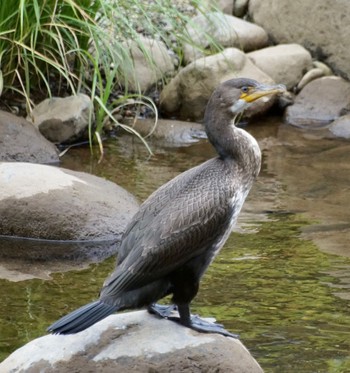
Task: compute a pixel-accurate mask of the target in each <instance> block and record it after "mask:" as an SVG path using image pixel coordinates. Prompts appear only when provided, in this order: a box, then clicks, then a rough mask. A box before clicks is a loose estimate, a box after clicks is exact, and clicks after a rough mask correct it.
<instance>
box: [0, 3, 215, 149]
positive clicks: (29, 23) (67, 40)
mask: <svg viewBox="0 0 350 373" xmlns="http://www.w3.org/2000/svg"><path fill="white" fill-rule="evenodd" d="M200 3H201V1H200V0H195V1H191V6H192V8H193V9H196V8H199V4H200ZM188 20H189V14H186V12H183V11H181V10H179V9H178V8H177V7H176V6H175V5H174V4H173V2H172V1H170V0H154V1H143V0H124V1H123V0H114V1H113V0H109V1H107V0H44V1H41V0H40V1H39V0H30V1H27V0H12V1H1V2H0V70H1V74H0V94H1V92H2V95H3V96H4V97H16V98H18V96H20V97H22V100H23V102H24V104H25V107H26V112H27V114H29V115H30V114H31V110H32V108H33V106H34V103H35V101H38V100H39V99H43V98H46V97H47V96H49V97H50V96H52V95H55V96H65V95H68V94H76V93H79V92H81V91H83V92H84V93H86V94H88V95H89V96H90V97H91V99H92V101H93V103H94V111H95V114H96V115H95V116H94V115H92V114H91V115H90V141H91V142H92V141H93V140H94V139H100V138H101V137H100V136H95V134H96V133H98V134H99V135H100V134H101V133H102V131H103V125H104V123H105V122H106V116H107V117H108V118H109V119H110V120H111V121H112V122H113V123H114V124H115V125H117V126H120V125H121V124H120V123H118V122H117V121H116V120H115V119H114V118H113V116H112V115H111V113H112V111H113V109H114V107H113V102H114V100H113V99H111V98H112V96H113V94H114V93H115V92H121V93H122V94H123V95H125V96H126V97H127V96H128V95H129V94H130V92H129V88H128V81H130V77H132V76H134V75H135V70H134V65H133V60H132V57H131V56H130V54H129V51H128V49H127V48H126V47H125V41H126V40H133V41H134V42H136V43H137V45H138V47H139V49H140V50H141V51H142V53H143V54H144V56H145V57H146V60H147V61H148V63H149V65H150V66H152V68H154V69H156V68H157V66H156V65H155V64H154V62H153V60H152V57H151V56H150V55H149V53H148V52H147V49H146V48H145V47H144V45H143V42H142V38H141V36H142V35H145V36H149V37H152V38H155V39H158V40H161V41H163V42H164V43H165V44H166V45H167V47H168V48H169V49H171V50H173V51H174V54H175V55H176V56H177V58H178V62H179V65H181V63H182V45H183V43H191V40H190V39H189V35H188V33H187V31H186V27H185V25H186V23H187V22H188ZM208 37H210V36H208ZM133 93H135V92H133ZM136 93H138V94H139V97H138V101H144V96H142V95H141V93H143V92H136ZM119 104H120V103H119ZM145 104H146V105H149V101H147V102H146V103H145ZM151 106H152V109H154V110H155V111H156V107H155V106H154V105H153V104H151ZM94 117H95V121H94V123H93V118H94ZM123 128H124V129H128V127H127V126H125V125H124V126H123ZM129 131H131V132H135V131H133V130H132V129H129Z"/></svg>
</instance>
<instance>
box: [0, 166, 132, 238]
mask: <svg viewBox="0 0 350 373" xmlns="http://www.w3.org/2000/svg"><path fill="white" fill-rule="evenodd" d="M137 209H138V204H137V202H136V200H135V199H134V197H133V196H132V195H131V194H129V193H128V192H127V191H125V190H124V189H123V188H121V187H119V186H118V185H116V184H114V183H112V182H110V181H107V180H104V179H102V178H99V177H96V176H93V175H90V174H87V173H83V172H74V171H70V170H66V169H63V168H58V167H53V166H46V165H37V164H32V163H29V164H28V163H20V162H19V163H6V162H3V163H0V216H1V219H0V235H6V236H19V237H27V238H36V239H49V240H83V241H98V240H100V241H101V240H116V239H119V238H120V236H121V234H122V233H123V232H124V229H125V227H126V225H127V223H128V222H129V221H130V219H131V217H132V216H133V215H134V213H135V212H136V211H137Z"/></svg>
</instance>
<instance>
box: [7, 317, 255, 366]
mask: <svg viewBox="0 0 350 373" xmlns="http://www.w3.org/2000/svg"><path fill="white" fill-rule="evenodd" d="M0 372H8V373H10V372H16V373H21V372H23V373H24V372H26V373H34V372H35V373H36V372H45V373H50V372H60V373H65V372H66V373H68V372H69V373H70V372H99V373H107V372H118V373H129V372H133V373H141V372H142V373H143V372H159V373H161V372H163V373H168V372H188V373H192V372H217V373H220V372H222V373H228V372H230V373H261V372H262V369H261V368H260V366H259V365H258V363H257V362H256V361H255V360H254V358H253V357H252V356H251V355H250V353H249V351H248V350H247V349H246V348H245V347H244V346H243V344H242V343H241V342H240V341H239V340H236V339H232V338H226V337H223V336H221V335H217V334H203V333H198V332H195V331H193V330H191V329H188V328H185V327H182V326H180V325H178V324H176V323H174V322H173V321H169V320H164V319H159V318H157V317H155V316H152V315H149V314H148V313H147V312H146V311H137V312H130V313H124V314H118V315H113V316H109V317H108V318H106V319H104V320H102V321H100V322H99V323H97V324H95V325H93V326H92V327H90V328H89V329H87V330H84V331H82V332H80V333H78V334H72V335H47V336H44V337H41V338H37V339H35V340H33V341H31V342H29V343H28V344H26V345H25V346H23V347H21V348H20V349H18V350H17V351H15V352H14V353H12V354H11V355H10V356H9V357H8V358H7V359H5V360H4V361H3V362H2V363H1V364H0Z"/></svg>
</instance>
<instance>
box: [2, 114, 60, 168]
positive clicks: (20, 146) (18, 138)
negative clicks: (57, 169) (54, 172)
mask: <svg viewBox="0 0 350 373" xmlns="http://www.w3.org/2000/svg"><path fill="white" fill-rule="evenodd" d="M0 161H7V162H12V161H15V162H33V163H56V162H58V161H59V158H58V151H57V149H56V147H55V145H53V144H52V143H51V142H49V141H48V140H46V139H45V137H44V136H43V135H42V134H41V133H40V132H39V131H38V129H37V128H35V127H34V126H33V125H32V124H31V123H29V122H28V121H26V120H25V119H24V118H21V117H18V116H16V115H13V114H11V113H7V112H5V111H0Z"/></svg>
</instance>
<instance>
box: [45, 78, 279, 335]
mask: <svg viewBox="0 0 350 373" xmlns="http://www.w3.org/2000/svg"><path fill="white" fill-rule="evenodd" d="M285 90H286V89H285V87H284V86H283V85H281V84H273V85H267V84H262V83H259V82H257V81H256V80H253V79H248V78H234V79H230V80H227V81H224V82H223V83H221V84H219V85H218V87H217V88H216V89H215V90H214V92H213V93H212V95H211V97H210V99H209V101H208V103H207V106H206V109H205V113H204V126H205V130H206V133H207V137H208V140H209V142H210V143H211V144H212V145H213V147H214V148H215V150H216V152H217V156H216V157H214V158H212V159H209V160H207V161H206V162H204V163H202V164H200V165H198V166H196V167H194V168H191V169H189V170H187V171H185V172H183V173H181V174H179V175H178V176H176V177H175V178H174V179H172V180H170V181H168V182H167V183H166V184H164V185H162V186H161V187H160V188H159V189H157V190H156V191H155V192H153V193H152V194H151V195H150V196H149V197H148V198H147V199H146V200H145V201H144V202H143V203H142V204H141V206H140V208H139V210H138V212H137V213H136V214H135V215H134V216H133V218H132V219H131V221H130V223H129V224H128V226H127V228H126V230H125V232H124V234H123V236H122V239H121V243H120V248H119V250H118V253H117V264H116V268H115V270H114V272H113V273H112V274H111V275H110V276H109V277H108V278H107V279H106V281H105V282H104V284H103V287H102V289H101V291H100V294H99V298H98V300H96V301H93V302H91V303H89V304H87V305H85V306H82V307H80V308H79V309H77V310H75V311H73V312H71V313H70V314H68V315H66V316H63V317H62V318H61V319H59V320H58V321H56V322H55V323H53V324H52V325H51V326H49V327H48V329H47V330H48V331H49V332H51V333H53V334H74V333H78V332H80V331H82V330H85V329H86V328H88V327H90V326H91V325H93V324H95V323H97V322H98V321H100V320H102V319H104V318H105V317H107V316H109V315H110V314H112V313H114V312H116V311H122V310H131V309H139V308H147V310H148V311H149V312H150V313H151V314H154V315H157V316H158V317H162V318H166V319H169V320H171V321H175V322H178V323H179V324H181V325H183V326H185V327H188V328H191V329H194V330H196V331H198V332H203V333H218V334H221V335H224V336H227V337H234V338H236V337H237V335H235V334H233V333H231V332H229V331H227V330H226V329H225V328H224V326H223V325H221V324H218V323H216V322H211V321H208V320H205V319H202V318H200V317H199V316H196V315H192V314H191V312H190V303H191V301H192V300H193V298H194V297H195V296H196V294H197V292H198V289H199V284H200V280H201V278H202V276H203V274H204V273H205V271H206V269H207V268H208V266H209V265H210V263H211V262H212V261H213V260H214V258H215V256H216V255H217V254H218V252H219V251H220V249H221V248H222V246H223V245H224V243H225V241H226V240H227V238H228V236H229V235H230V233H231V231H232V228H233V226H234V225H235V223H236V221H237V217H238V215H239V213H240V211H241V208H242V206H243V203H244V201H245V199H246V197H247V195H248V193H249V191H250V189H251V187H252V185H253V183H254V181H255V179H256V178H257V176H258V174H259V171H260V166H261V152H260V149H259V145H258V143H257V141H256V140H255V139H254V137H253V136H252V135H250V134H249V133H248V132H247V131H245V130H244V129H243V128H240V127H238V126H236V124H235V121H236V120H237V117H238V116H239V115H241V113H242V112H243V111H244V110H245V109H246V108H247V107H248V106H249V105H251V103H252V102H254V101H256V100H257V99H259V98H261V97H264V96H267V95H274V94H281V93H283V92H284V91H285ZM168 295H172V304H170V305H161V304H157V302H158V301H159V300H161V299H162V298H164V297H166V296H168Z"/></svg>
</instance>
